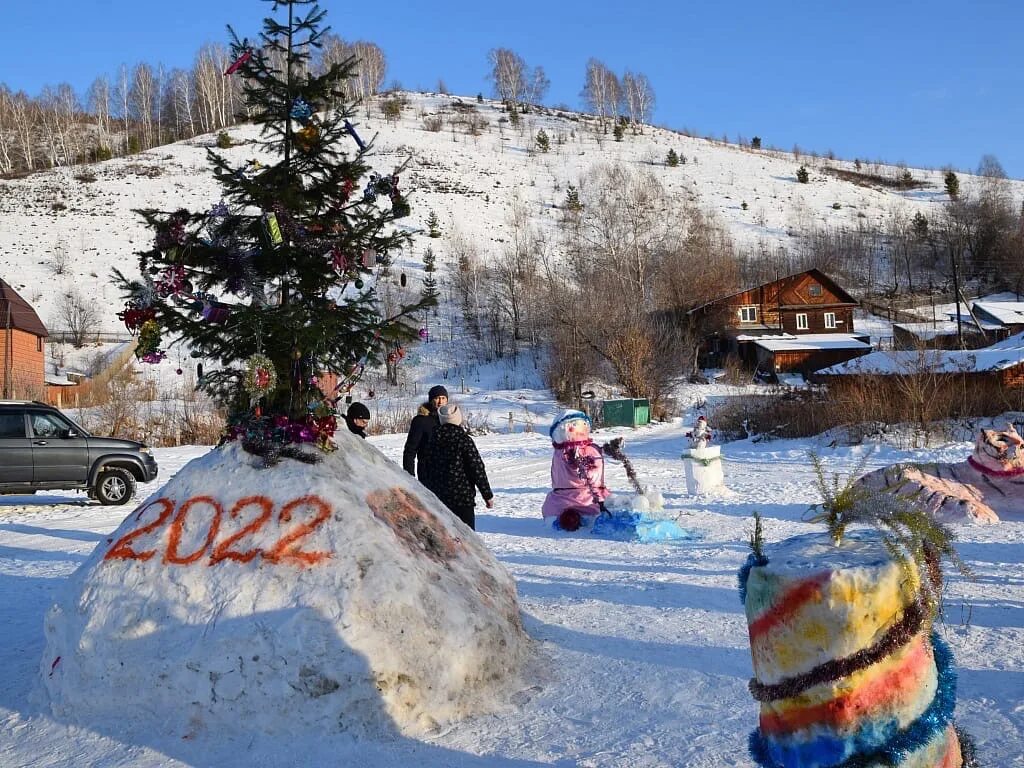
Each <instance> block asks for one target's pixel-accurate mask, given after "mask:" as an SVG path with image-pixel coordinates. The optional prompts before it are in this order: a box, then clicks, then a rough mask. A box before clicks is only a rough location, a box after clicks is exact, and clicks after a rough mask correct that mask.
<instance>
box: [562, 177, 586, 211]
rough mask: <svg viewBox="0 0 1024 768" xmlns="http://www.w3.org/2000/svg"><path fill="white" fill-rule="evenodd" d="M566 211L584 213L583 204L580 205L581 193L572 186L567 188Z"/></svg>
mask: <svg viewBox="0 0 1024 768" xmlns="http://www.w3.org/2000/svg"><path fill="white" fill-rule="evenodd" d="M565 209H566V210H567V211H582V210H583V204H582V203H580V193H579V190H578V189H576V187H574V186H573V185H572V184H569V185H568V186H567V187H566V188H565Z"/></svg>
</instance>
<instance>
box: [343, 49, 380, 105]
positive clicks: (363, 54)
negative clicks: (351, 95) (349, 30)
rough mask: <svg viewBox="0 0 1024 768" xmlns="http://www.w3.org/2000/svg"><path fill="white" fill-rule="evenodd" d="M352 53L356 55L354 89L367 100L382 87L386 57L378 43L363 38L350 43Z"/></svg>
mask: <svg viewBox="0 0 1024 768" xmlns="http://www.w3.org/2000/svg"><path fill="white" fill-rule="evenodd" d="M352 55H353V56H355V57H356V78H355V81H356V91H357V93H358V94H359V98H361V99H362V100H363V101H368V100H369V99H370V97H371V96H376V95H377V94H378V93H380V91H381V88H383V87H384V77H385V75H387V71H388V66H387V59H386V58H385V56H384V51H383V50H382V49H381V47H380V46H379V45H377V44H376V43H370V42H367V41H365V40H357V41H356V42H354V43H352ZM367 109H369V104H367Z"/></svg>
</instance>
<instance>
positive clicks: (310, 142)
mask: <svg viewBox="0 0 1024 768" xmlns="http://www.w3.org/2000/svg"><path fill="white" fill-rule="evenodd" d="M294 135H295V146H297V147H298V148H299V149H301V150H302V151H303V152H312V151H313V150H314V149H316V144H317V142H318V141H319V140H320V128H319V127H318V126H317V125H315V124H314V123H312V122H310V123H308V124H307V125H305V126H303V127H302V128H300V129H299V130H297V131H296V132H295V134H294Z"/></svg>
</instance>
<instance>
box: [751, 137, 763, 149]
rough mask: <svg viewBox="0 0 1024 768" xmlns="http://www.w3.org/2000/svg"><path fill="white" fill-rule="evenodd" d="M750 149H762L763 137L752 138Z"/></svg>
mask: <svg viewBox="0 0 1024 768" xmlns="http://www.w3.org/2000/svg"><path fill="white" fill-rule="evenodd" d="M750 148H751V149H760V148H761V137H760V136H755V137H754V138H752V139H751V140H750Z"/></svg>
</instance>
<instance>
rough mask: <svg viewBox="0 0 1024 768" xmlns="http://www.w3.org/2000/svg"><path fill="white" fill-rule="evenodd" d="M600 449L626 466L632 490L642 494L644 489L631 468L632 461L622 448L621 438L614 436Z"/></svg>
mask: <svg viewBox="0 0 1024 768" xmlns="http://www.w3.org/2000/svg"><path fill="white" fill-rule="evenodd" d="M601 450H602V451H603V452H604V453H605V454H606V455H607V456H611V457H612V458H613V459H615V460H616V461H618V462H621V463H622V466H623V467H625V468H626V477H628V478H629V482H630V484H631V485H632V486H633V490H634V491H636V492H637V494H639V495H641V496H642V495H643V492H644V489H643V487H642V486H641V485H640V481H639V480H638V479H637V477H636V470H635V469H633V462H631V461H630V460H629V457H628V456H627V455H626V453H625V451H623V450H622V438H621V437H616V438H615V439H614V440H611V441H609V442H607V443H605V444H604V445H602V446H601Z"/></svg>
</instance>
